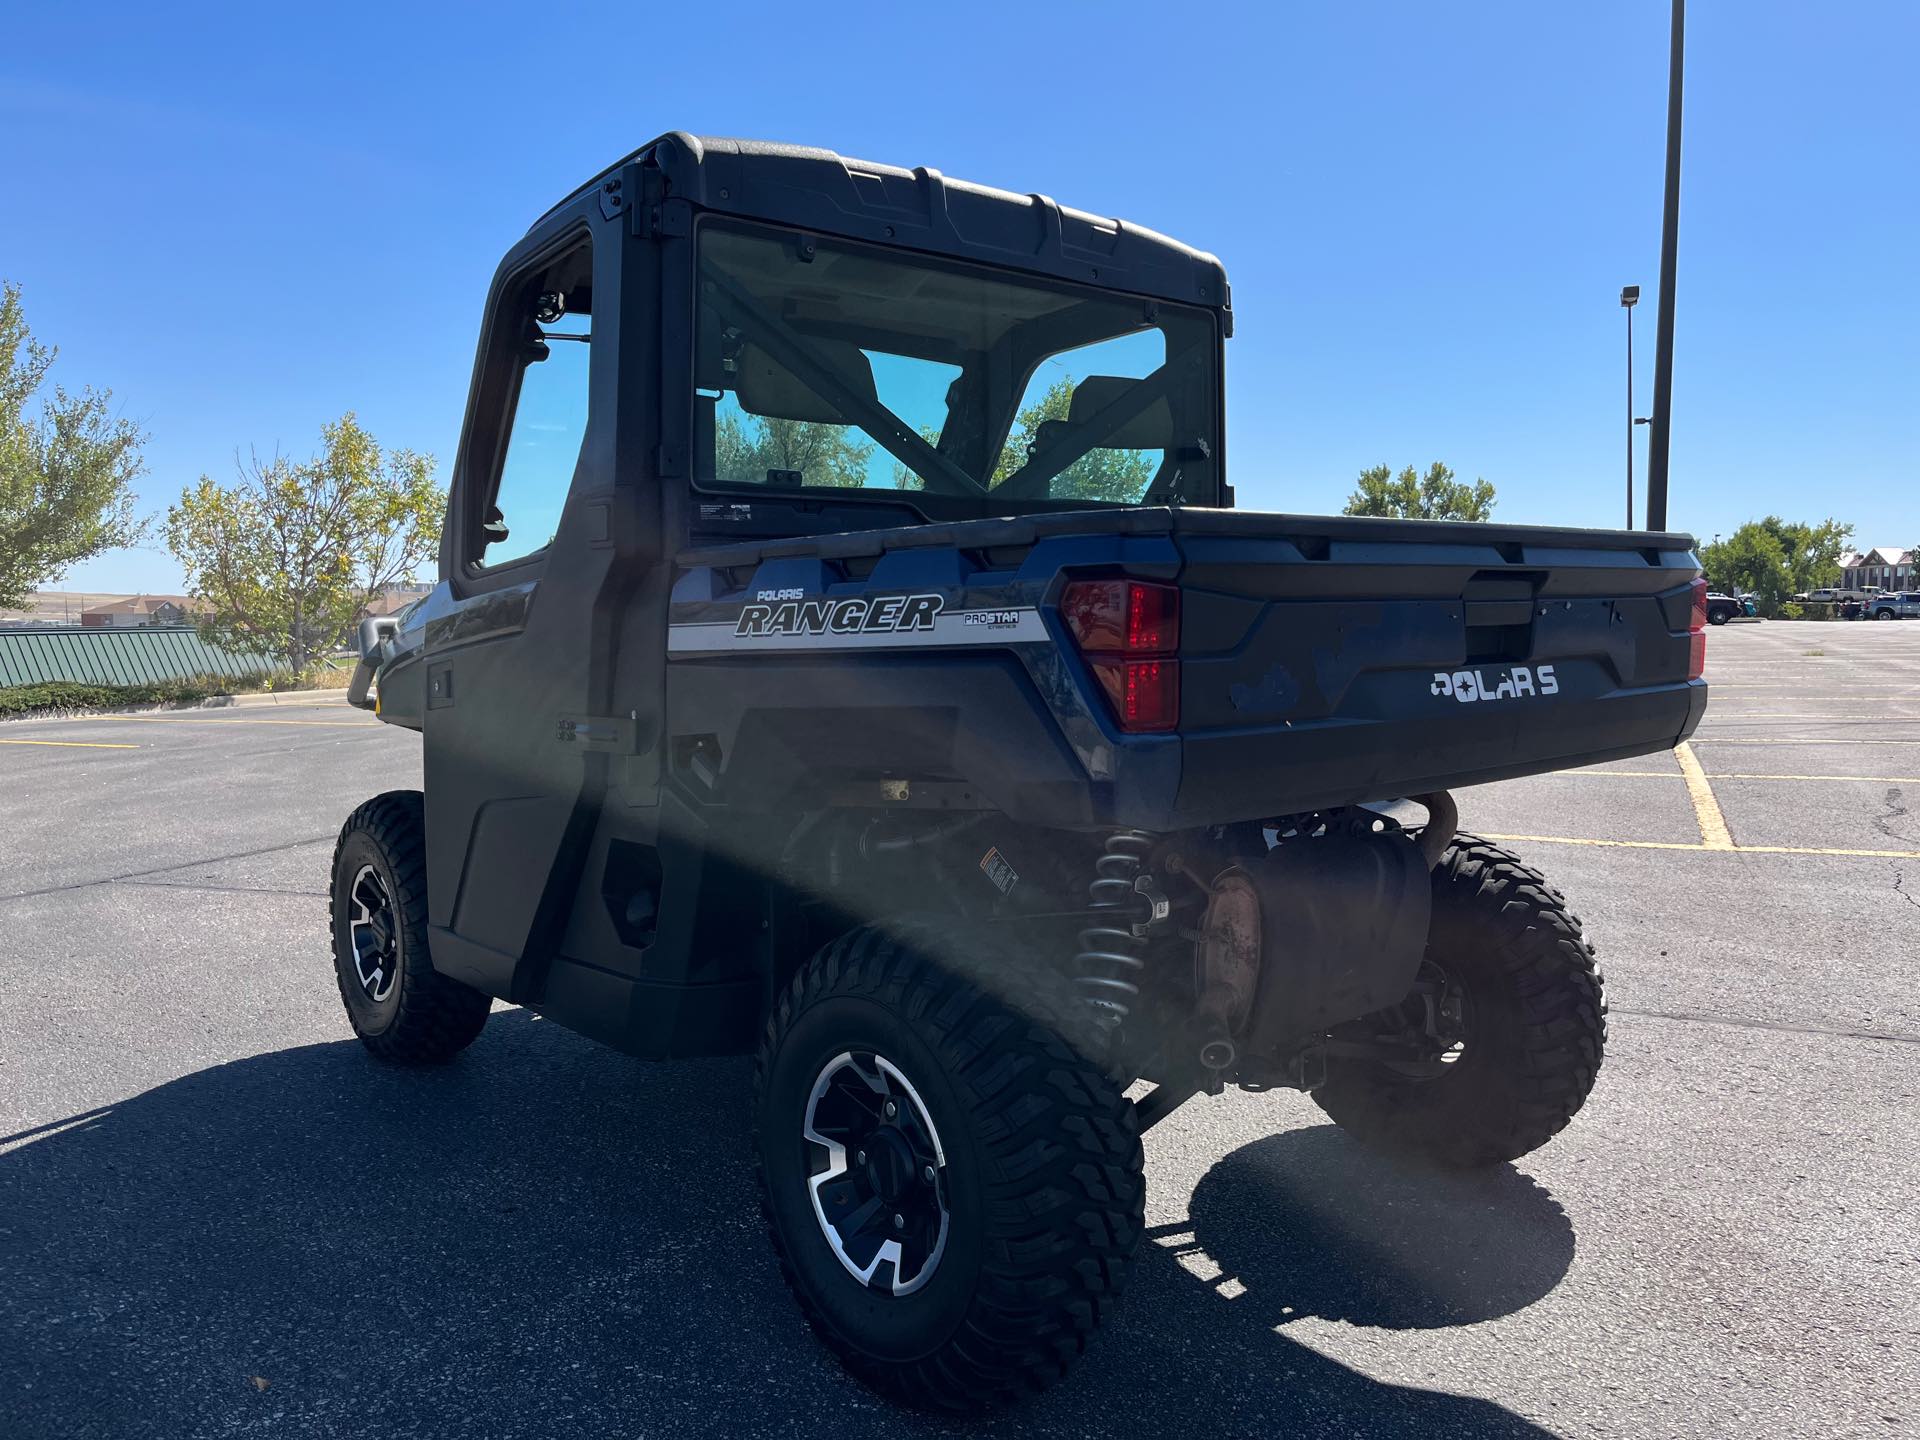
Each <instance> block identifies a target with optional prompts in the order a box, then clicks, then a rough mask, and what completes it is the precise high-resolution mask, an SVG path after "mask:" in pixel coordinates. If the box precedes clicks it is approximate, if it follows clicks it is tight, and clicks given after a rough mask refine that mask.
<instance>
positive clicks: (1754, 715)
mask: <svg viewBox="0 0 1920 1440" xmlns="http://www.w3.org/2000/svg"><path fill="white" fill-rule="evenodd" d="M1712 713H1713V718H1714V719H1715V720H1717V721H1719V722H1720V723H1721V724H1723V725H1724V724H1725V723H1726V722H1727V721H1729V720H1732V721H1741V720H1831V721H1834V722H1835V723H1837V724H1853V725H1860V724H1881V723H1884V722H1885V721H1887V720H1889V719H1891V720H1896V721H1897V720H1903V719H1905V718H1906V717H1905V716H1903V715H1894V716H1888V715H1834V714H1830V713H1827V712H1824V711H1816V712H1809V711H1806V710H1735V709H1733V708H1732V707H1731V706H1726V705H1722V706H1715V707H1714V708H1713V712H1712Z"/></svg>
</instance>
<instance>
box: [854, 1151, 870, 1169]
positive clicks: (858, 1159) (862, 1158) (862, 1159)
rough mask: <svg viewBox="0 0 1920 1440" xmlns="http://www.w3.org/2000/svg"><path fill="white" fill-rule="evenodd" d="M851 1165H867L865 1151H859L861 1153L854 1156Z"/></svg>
mask: <svg viewBox="0 0 1920 1440" xmlns="http://www.w3.org/2000/svg"><path fill="white" fill-rule="evenodd" d="M853 1163H854V1164H856V1165H864V1164H866V1163H867V1152H866V1151H864V1150H862V1151H861V1152H860V1153H859V1154H858V1155H855V1156H854V1157H853Z"/></svg>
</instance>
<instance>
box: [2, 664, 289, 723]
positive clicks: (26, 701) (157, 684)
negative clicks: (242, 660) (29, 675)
mask: <svg viewBox="0 0 1920 1440" xmlns="http://www.w3.org/2000/svg"><path fill="white" fill-rule="evenodd" d="M292 684H293V676H292V675H291V674H289V673H287V672H285V671H273V672H270V673H268V674H264V675H249V676H243V677H240V678H233V677H229V676H225V675H189V676H187V677H185V678H184V679H180V680H156V681H151V682H149V683H147V684H144V685H95V684H92V683H90V682H88V681H84V680H48V681H44V682H42V683H40V684H37V685H11V686H3V687H0V718H4V717H9V716H17V715H31V714H34V713H35V712H37V711H42V710H119V709H124V708H126V707H129V706H133V705H181V704H192V703H194V702H195V701H199V700H208V699H211V698H212V697H213V696H215V695H238V694H244V693H247V692H253V691H261V690H286V689H290V688H292Z"/></svg>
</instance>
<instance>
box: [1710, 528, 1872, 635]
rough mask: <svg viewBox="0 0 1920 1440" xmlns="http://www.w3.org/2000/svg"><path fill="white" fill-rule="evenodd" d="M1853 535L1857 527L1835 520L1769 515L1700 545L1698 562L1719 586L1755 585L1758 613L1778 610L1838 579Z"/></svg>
mask: <svg viewBox="0 0 1920 1440" xmlns="http://www.w3.org/2000/svg"><path fill="white" fill-rule="evenodd" d="M1852 536H1853V527H1852V526H1851V525H1843V524H1841V523H1840V522H1839V521H1837V520H1822V521H1821V522H1820V523H1819V524H1817V525H1805V524H1797V523H1792V522H1789V521H1786V520H1782V519H1781V518H1780V517H1779V516H1778V515H1768V516H1766V517H1765V518H1764V519H1760V520H1749V521H1748V522H1747V523H1746V524H1744V525H1742V526H1741V527H1740V528H1739V529H1738V530H1736V531H1734V532H1733V534H1732V535H1730V536H1728V537H1727V538H1726V539H1725V540H1720V541H1716V542H1715V543H1713V544H1711V545H1704V546H1702V547H1701V549H1700V563H1701V565H1702V566H1703V567H1704V568H1705V569H1706V572H1707V579H1708V581H1709V582H1710V583H1711V584H1712V585H1713V586H1714V587H1715V588H1716V589H1719V590H1727V591H1734V590H1738V591H1742V592H1746V591H1751V592H1752V593H1753V596H1754V603H1755V606H1756V608H1758V609H1759V611H1760V613H1761V614H1763V615H1767V616H1774V615H1778V614H1779V613H1780V611H1781V607H1782V606H1784V605H1785V604H1786V602H1787V601H1788V600H1790V599H1791V598H1792V597H1793V596H1795V595H1802V594H1805V593H1806V592H1807V591H1809V590H1817V589H1819V588H1820V587H1822V586H1824V585H1835V584H1838V583H1839V581H1840V555H1841V552H1842V551H1844V550H1845V549H1846V547H1847V542H1848V540H1850V539H1851V538H1852Z"/></svg>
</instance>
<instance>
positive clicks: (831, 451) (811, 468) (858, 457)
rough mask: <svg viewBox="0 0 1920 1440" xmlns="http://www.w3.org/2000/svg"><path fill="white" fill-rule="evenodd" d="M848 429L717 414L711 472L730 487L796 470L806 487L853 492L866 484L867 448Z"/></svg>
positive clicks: (762, 481)
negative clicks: (774, 472)
mask: <svg viewBox="0 0 1920 1440" xmlns="http://www.w3.org/2000/svg"><path fill="white" fill-rule="evenodd" d="M859 433H860V432H859V431H858V430H856V429H854V428H853V427H852V426H851V425H833V424H828V423H825V422H823V421H817V420H780V419H776V418H775V417H773V416H770V415H735V414H723V415H721V416H720V418H719V421H718V423H717V424H716V425H715V427H714V437H713V439H714V445H713V452H714V454H713V459H714V473H715V474H716V475H717V476H719V478H720V479H722V480H725V481H729V482H731V483H733V484H736V485H763V484H765V483H766V479H767V472H768V471H769V470H796V471H798V472H799V473H800V474H801V475H802V476H803V477H804V483H806V484H808V485H832V486H836V487H838V488H840V489H843V490H846V489H856V488H858V487H859V486H862V485H864V484H866V483H867V461H868V460H869V459H870V458H872V455H873V446H872V444H870V443H865V442H862V441H860V440H858V439H856V438H855V437H856V436H857V435H858V434H859Z"/></svg>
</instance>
